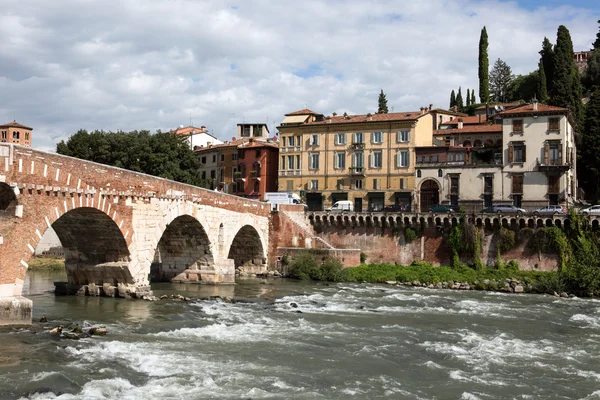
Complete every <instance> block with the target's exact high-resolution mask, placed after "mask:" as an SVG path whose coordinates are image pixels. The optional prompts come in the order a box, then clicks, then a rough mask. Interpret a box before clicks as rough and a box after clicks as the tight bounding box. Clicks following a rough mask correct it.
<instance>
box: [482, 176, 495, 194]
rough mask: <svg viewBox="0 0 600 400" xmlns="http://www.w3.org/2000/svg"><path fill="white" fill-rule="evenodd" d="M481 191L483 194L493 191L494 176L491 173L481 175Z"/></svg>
mask: <svg viewBox="0 0 600 400" xmlns="http://www.w3.org/2000/svg"><path fill="white" fill-rule="evenodd" d="M483 193H484V194H492V193H494V177H493V176H492V175H489V176H484V177H483Z"/></svg>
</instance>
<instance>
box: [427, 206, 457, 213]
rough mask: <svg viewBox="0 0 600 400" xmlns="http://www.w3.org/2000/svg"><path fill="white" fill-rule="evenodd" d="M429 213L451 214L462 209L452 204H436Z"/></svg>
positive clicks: (430, 208)
mask: <svg viewBox="0 0 600 400" xmlns="http://www.w3.org/2000/svg"><path fill="white" fill-rule="evenodd" d="M429 211H431V212H436V213H451V212H459V211H460V208H459V207H458V206H456V205H452V204H434V205H432V206H431V207H429Z"/></svg>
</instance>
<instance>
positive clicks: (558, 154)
mask: <svg viewBox="0 0 600 400" xmlns="http://www.w3.org/2000/svg"><path fill="white" fill-rule="evenodd" d="M544 164H546V165H561V164H562V144H561V143H560V141H550V142H546V143H545V144H544Z"/></svg>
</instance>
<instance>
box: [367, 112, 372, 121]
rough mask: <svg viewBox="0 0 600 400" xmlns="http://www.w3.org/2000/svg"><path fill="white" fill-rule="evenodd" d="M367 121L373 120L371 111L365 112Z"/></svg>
mask: <svg viewBox="0 0 600 400" xmlns="http://www.w3.org/2000/svg"><path fill="white" fill-rule="evenodd" d="M367 121H373V114H371V113H368V114H367Z"/></svg>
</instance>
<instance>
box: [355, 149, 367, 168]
mask: <svg viewBox="0 0 600 400" xmlns="http://www.w3.org/2000/svg"><path fill="white" fill-rule="evenodd" d="M352 167H354V168H362V167H364V153H363V152H362V151H360V152H356V153H354V154H352Z"/></svg>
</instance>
